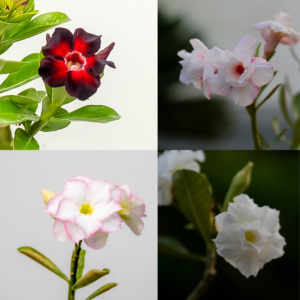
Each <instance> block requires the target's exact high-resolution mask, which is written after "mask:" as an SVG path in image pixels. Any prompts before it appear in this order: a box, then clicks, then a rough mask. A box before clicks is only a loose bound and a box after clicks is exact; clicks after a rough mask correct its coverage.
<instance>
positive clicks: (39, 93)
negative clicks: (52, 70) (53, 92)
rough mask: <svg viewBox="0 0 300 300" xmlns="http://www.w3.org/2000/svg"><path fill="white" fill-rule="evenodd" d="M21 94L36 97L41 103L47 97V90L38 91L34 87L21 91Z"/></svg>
mask: <svg viewBox="0 0 300 300" xmlns="http://www.w3.org/2000/svg"><path fill="white" fill-rule="evenodd" d="M19 95H20V96H25V97H28V98H31V99H34V100H35V101H36V102H37V103H40V102H41V101H42V100H43V99H44V98H45V96H46V92H44V91H37V90H36V89H34V88H29V89H27V90H24V91H22V92H21V93H19Z"/></svg>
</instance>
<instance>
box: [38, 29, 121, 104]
mask: <svg viewBox="0 0 300 300" xmlns="http://www.w3.org/2000/svg"><path fill="white" fill-rule="evenodd" d="M100 38H101V36H97V35H93V34H91V33H88V32H86V31H84V30H83V29H82V28H78V29H76V30H75V32H74V35H73V34H72V33H71V32H70V31H69V30H68V29H65V28H56V29H55V31H54V33H53V35H52V37H51V38H50V36H49V35H47V45H46V46H45V47H43V48H42V52H43V54H44V56H45V58H44V59H43V60H42V61H41V64H40V68H39V75H40V76H41V77H42V79H43V80H44V82H45V83H46V84H47V85H49V86H50V87H61V86H65V88H66V91H67V92H68V94H69V95H71V96H72V97H75V98H78V99H79V100H86V99H88V98H89V97H91V96H92V95H93V94H95V93H96V91H97V89H98V88H99V86H100V74H101V73H103V70H104V67H105V66H106V65H108V66H110V67H112V68H115V65H114V63H113V62H110V61H107V60H106V59H107V57H108V55H109V54H110V52H111V50H112V49H113V47H114V45H115V44H114V43H112V44H110V45H109V46H108V47H107V48H105V49H104V50H102V51H100V52H99V53H97V54H95V53H96V52H97V51H98V50H99V49H100V44H101V41H100Z"/></svg>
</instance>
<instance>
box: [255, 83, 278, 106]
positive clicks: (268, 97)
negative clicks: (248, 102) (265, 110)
mask: <svg viewBox="0 0 300 300" xmlns="http://www.w3.org/2000/svg"><path fill="white" fill-rule="evenodd" d="M280 86H281V84H278V85H276V86H275V87H274V89H273V90H272V91H271V92H270V93H269V94H268V96H267V97H266V98H265V99H264V100H263V101H261V102H260V103H259V104H258V105H257V108H256V110H257V109H259V108H260V107H261V106H262V105H263V104H264V103H265V102H266V101H267V100H269V99H270V98H271V97H272V95H273V94H274V93H275V92H276V91H277V89H278V88H279V87H280Z"/></svg>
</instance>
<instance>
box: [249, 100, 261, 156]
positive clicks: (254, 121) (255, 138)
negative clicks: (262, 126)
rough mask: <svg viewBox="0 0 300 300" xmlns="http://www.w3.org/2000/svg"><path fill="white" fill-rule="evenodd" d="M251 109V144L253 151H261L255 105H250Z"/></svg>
mask: <svg viewBox="0 0 300 300" xmlns="http://www.w3.org/2000/svg"><path fill="white" fill-rule="evenodd" d="M251 107H252V113H251V129H252V137H253V142H254V149H255V150H261V145H260V138H259V132H258V125H257V117H256V108H255V104H254V103H253V104H252V105H251Z"/></svg>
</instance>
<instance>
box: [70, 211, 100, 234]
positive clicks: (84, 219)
mask: <svg viewBox="0 0 300 300" xmlns="http://www.w3.org/2000/svg"><path fill="white" fill-rule="evenodd" d="M74 222H75V224H77V225H78V226H79V227H80V228H81V229H82V230H83V231H84V232H85V234H86V236H87V237H90V236H92V235H93V234H94V233H95V232H96V231H98V230H99V229H100V228H101V227H102V222H101V221H98V220H97V219H96V218H95V217H93V216H86V215H83V214H80V215H78V216H76V217H75V218H74Z"/></svg>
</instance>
